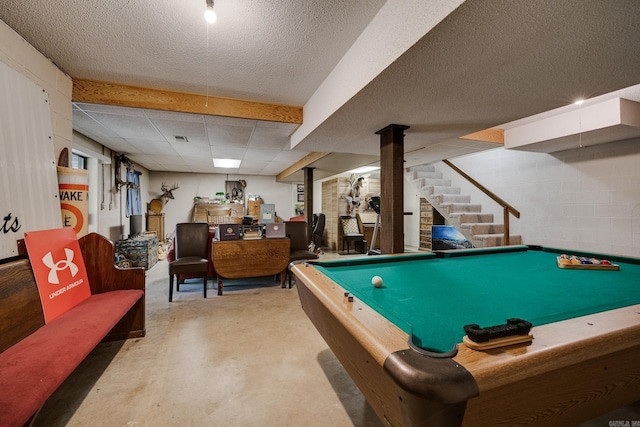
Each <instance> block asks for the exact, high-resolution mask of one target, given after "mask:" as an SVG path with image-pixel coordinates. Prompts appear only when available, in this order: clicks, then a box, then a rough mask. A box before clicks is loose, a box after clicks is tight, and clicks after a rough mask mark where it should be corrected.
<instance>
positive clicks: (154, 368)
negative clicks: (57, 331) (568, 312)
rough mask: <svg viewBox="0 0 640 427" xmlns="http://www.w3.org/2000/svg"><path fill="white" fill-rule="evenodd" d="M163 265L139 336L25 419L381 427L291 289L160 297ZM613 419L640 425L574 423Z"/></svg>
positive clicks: (96, 361)
mask: <svg viewBox="0 0 640 427" xmlns="http://www.w3.org/2000/svg"><path fill="white" fill-rule="evenodd" d="M328 256H331V255H328ZM167 271H168V270H167V263H166V261H160V262H158V263H157V264H156V265H155V266H154V267H153V268H152V269H150V270H149V271H148V272H147V285H146V289H147V293H146V304H147V322H146V325H147V336H146V337H144V338H140V339H133V340H128V341H124V342H115V343H105V344H100V345H99V346H98V347H97V348H96V349H95V350H94V351H93V352H92V354H91V355H90V356H89V357H88V358H87V360H85V362H84V363H83V364H82V365H81V366H80V367H79V368H78V369H77V370H76V371H75V372H74V374H73V375H72V376H71V377H70V378H69V379H68V380H67V381H66V382H65V383H64V384H63V386H62V387H61V388H60V389H58V391H57V392H56V393H55V394H54V395H53V396H52V397H51V398H50V399H49V400H48V401H47V403H46V404H45V405H44V406H43V408H42V409H41V411H40V413H39V414H38V416H37V418H36V419H35V421H34V423H33V426H36V427H45V426H46V427H55V426H72V427H75V426H78V427H80V426H83V427H84V426H109V427H111V426H154V427H156V426H157V427H163V426H193V427H200V426H302V425H304V426H308V427H314V426H318V427H328V426H336V427H343V426H344V427H347V426H357V427H378V426H382V423H381V422H380V421H379V420H378V418H377V416H376V415H375V413H374V412H373V410H372V409H371V407H370V406H369V405H368V404H367V402H366V401H365V400H364V398H363V396H362V394H361V393H360V392H359V390H358V389H357V387H356V386H355V385H354V384H353V382H352V381H351V379H350V378H349V376H348V375H347V373H346V372H345V371H344V369H343V368H342V366H341V365H340V363H339V362H338V361H337V359H336V358H335V356H334V355H333V353H332V352H331V351H330V350H329V348H328V347H327V345H326V343H325V342H324V340H323V339H322V338H321V337H320V335H319V334H318V333H317V331H316V330H315V328H314V327H313V325H312V324H311V322H310V321H309V320H308V318H307V317H306V315H305V314H304V312H303V311H302V309H301V307H300V302H299V300H298V295H297V291H296V289H295V286H294V288H292V289H282V288H281V287H280V284H279V282H276V281H274V280H273V279H272V278H261V279H252V280H242V281H239V280H236V281H225V284H228V286H225V295H224V296H222V297H218V296H217V295H216V292H215V289H213V285H212V283H211V281H210V282H209V290H210V292H209V297H208V298H207V299H204V298H203V297H202V283H201V282H200V283H193V284H187V285H183V286H182V287H181V292H178V293H174V302H173V303H169V302H168V275H167ZM611 421H625V422H628V424H626V425H629V426H631V425H640V405H635V406H633V407H629V408H626V409H624V410H620V411H616V412H614V413H612V414H608V415H606V416H604V417H601V418H599V419H597V420H593V421H590V422H588V423H585V424H583V427H587V426H588V427H596V426H610V425H611V423H610V422H611ZM634 421H635V422H636V423H637V424H636V423H633V422H634ZM616 425H618V424H616ZM619 425H625V424H619Z"/></svg>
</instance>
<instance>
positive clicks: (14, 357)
mask: <svg viewBox="0 0 640 427" xmlns="http://www.w3.org/2000/svg"><path fill="white" fill-rule="evenodd" d="M79 243H80V249H81V250H82V255H83V259H84V263H85V266H86V269H87V274H88V279H89V285H90V287H91V297H89V298H88V299H86V300H84V301H83V302H81V303H80V304H78V305H77V306H75V307H73V308H72V309H70V310H69V311H67V312H66V313H64V314H62V315H61V316H60V317H58V318H56V319H55V320H53V321H52V322H50V323H48V324H46V325H45V322H44V315H43V312H42V306H41V303H40V296H39V294H38V289H37V286H36V281H35V278H34V276H33V272H32V270H31V264H30V263H29V260H28V259H18V260H14V261H11V262H7V263H4V264H1V265H0V426H3V427H12V426H16V427H19V426H23V425H25V424H27V423H28V422H29V421H30V420H31V419H32V417H33V415H34V414H35V413H36V412H37V411H38V409H39V408H40V407H41V406H42V405H43V404H44V403H45V401H46V400H47V399H48V398H49V396H51V395H52V394H53V392H54V391H55V390H56V389H57V388H58V387H59V386H60V385H61V384H62V382H63V381H64V380H65V379H66V378H67V377H68V376H69V375H71V373H72V372H73V371H74V370H75V368H76V367H78V365H80V363H81V362H82V361H83V360H84V359H85V358H86V357H87V355H88V354H89V353H90V352H91V351H92V350H93V349H94V348H95V347H96V346H97V345H98V344H99V343H100V342H101V341H114V340H121V339H127V338H135V337H142V336H144V335H145V313H144V310H145V302H144V286H145V272H144V269H143V268H132V269H119V268H117V267H115V266H114V262H113V261H114V248H113V244H112V243H111V241H109V240H108V239H106V238H104V237H102V236H100V235H99V234H95V233H92V234H89V235H87V236H84V237H82V238H81V239H80V240H79Z"/></svg>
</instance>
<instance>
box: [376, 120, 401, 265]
mask: <svg viewBox="0 0 640 427" xmlns="http://www.w3.org/2000/svg"><path fill="white" fill-rule="evenodd" d="M405 129H409V126H403V125H395V124H391V125H389V126H387V127H385V128H383V129H380V130H379V131H377V132H376V134H377V135H380V223H381V224H382V227H381V228H380V252H381V253H382V254H399V253H403V252H404V131H405Z"/></svg>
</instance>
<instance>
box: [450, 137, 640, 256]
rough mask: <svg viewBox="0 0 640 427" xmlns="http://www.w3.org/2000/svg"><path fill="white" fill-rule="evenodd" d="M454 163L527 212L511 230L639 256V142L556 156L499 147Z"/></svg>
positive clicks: (543, 241) (552, 242)
mask: <svg viewBox="0 0 640 427" xmlns="http://www.w3.org/2000/svg"><path fill="white" fill-rule="evenodd" d="M452 161H453V163H454V164H455V165H457V166H458V167H460V168H461V169H462V170H464V171H465V172H467V173H468V174H469V175H471V176H473V177H474V179H476V180H477V181H479V182H480V183H481V184H483V185H485V186H486V187H488V188H490V189H491V190H492V191H494V192H495V193H496V194H497V195H498V196H500V197H501V198H503V199H504V200H506V201H507V202H508V203H510V204H511V205H513V206H514V207H515V208H516V209H518V210H519V211H520V212H521V213H522V216H521V218H520V219H513V218H512V221H511V231H512V233H517V234H521V235H522V236H523V240H524V241H525V242H526V243H527V244H540V245H544V246H554V247H561V248H567V249H575V250H587V251H594V252H602V253H613V254H620V255H627V256H635V257H640V139H637V138H636V139H631V140H626V141H617V142H611V143H607V144H602V145H597V146H592V147H584V148H575V149H571V150H566V151H561V152H556V153H553V154H546V153H534V152H526V151H516V150H505V149H503V148H499V149H495V150H490V151H485V152H481V153H477V154H472V155H468V156H463V157H459V158H456V159H452ZM456 185H457V184H456ZM461 185H462V186H464V185H465V184H464V183H461ZM462 191H463V192H464V191H465V189H464V188H463V190H462ZM474 197H475V196H474ZM478 203H481V204H482V205H483V206H486V207H488V208H489V207H490V206H491V205H492V203H491V202H490V201H488V200H487V201H485V200H480V199H479V200H478ZM494 215H496V216H497V217H501V215H502V213H501V211H499V210H496V212H494Z"/></svg>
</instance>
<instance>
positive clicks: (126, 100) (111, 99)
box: [72, 79, 302, 124]
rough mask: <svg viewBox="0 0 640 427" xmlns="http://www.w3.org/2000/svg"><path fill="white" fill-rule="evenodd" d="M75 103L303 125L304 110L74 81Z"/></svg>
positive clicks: (143, 88)
mask: <svg viewBox="0 0 640 427" xmlns="http://www.w3.org/2000/svg"><path fill="white" fill-rule="evenodd" d="M72 100H73V102H87V103H92V104H106V105H119V106H123V107H134V108H148V109H152V110H165V111H176V112H182V113H194V114H207V115H212V116H224V117H237V118H242V119H253V120H267V121H272V122H281V123H295V124H301V123H302V107H294V106H290V105H278V104H267V103H263V102H254V101H245V100H240V99H232V98H221V97H217V96H204V95H196V94H191V93H183V92H173V91H168V90H161V89H151V88H145V87H138V86H129V85H122V84H118V83H107V82H99V81H93V80H83V79H73V95H72Z"/></svg>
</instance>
